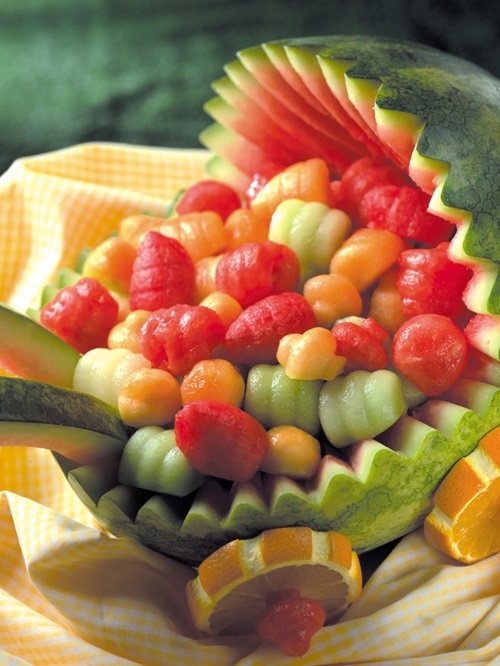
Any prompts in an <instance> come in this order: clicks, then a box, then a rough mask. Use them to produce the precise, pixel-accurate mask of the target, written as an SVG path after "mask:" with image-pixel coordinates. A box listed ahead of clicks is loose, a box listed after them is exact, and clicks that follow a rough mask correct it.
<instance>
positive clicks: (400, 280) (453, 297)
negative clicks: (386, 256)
mask: <svg viewBox="0 0 500 666" xmlns="http://www.w3.org/2000/svg"><path fill="white" fill-rule="evenodd" d="M448 248H449V243H439V245H438V246H437V247H434V248H415V249H412V250H405V251H404V252H402V253H401V255H400V256H399V270H398V273H397V278H396V286H397V289H398V291H399V293H400V294H401V298H402V302H401V306H402V310H403V314H404V315H405V317H406V318H408V319H409V318H410V317H414V316H415V315H418V314H424V313H430V312H432V313H434V314H442V315H445V316H447V317H450V318H451V319H453V320H454V321H457V320H461V321H463V320H464V319H465V318H466V317H467V316H468V311H467V308H466V306H465V303H464V301H463V298H462V297H463V293H464V290H465V287H466V286H467V284H468V282H469V280H470V279H471V277H472V270H471V269H470V268H468V267H467V266H464V265H463V264H457V263H455V262H453V261H451V259H450V258H449V257H448Z"/></svg>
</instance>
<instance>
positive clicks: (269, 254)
mask: <svg viewBox="0 0 500 666" xmlns="http://www.w3.org/2000/svg"><path fill="white" fill-rule="evenodd" d="M299 278H300V263H299V259H298V257H297V255H296V254H295V252H294V251H293V250H292V249H291V248H289V247H288V246H287V245H283V244H282V243H275V242H274V241H270V240H268V241H265V242H264V243H257V242H249V243H243V245H240V246H239V247H237V248H236V249H235V250H232V251H231V252H227V253H225V254H223V255H222V257H221V259H220V260H219V262H218V264H217V269H216V272H215V282H216V285H217V289H218V290H219V291H223V292H225V293H226V294H229V295H230V296H232V297H233V298H235V299H236V300H237V301H238V302H239V303H240V305H241V306H242V307H243V308H246V307H248V306H249V305H253V304H254V303H256V302H257V301H260V300H262V299H263V298H266V297H267V296H272V295H273V294H280V293H282V292H285V291H292V290H293V289H295V287H296V286H297V284H298V282H299Z"/></svg>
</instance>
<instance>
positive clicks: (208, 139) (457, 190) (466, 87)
mask: <svg viewBox="0 0 500 666" xmlns="http://www.w3.org/2000/svg"><path fill="white" fill-rule="evenodd" d="M225 73H226V76H225V77H223V78H221V79H220V80H218V81H215V82H214V84H213V88H214V90H215V91H216V92H217V97H215V98H213V99H211V100H210V101H209V102H208V103H207V105H206V111H207V113H208V114H209V115H211V116H212V118H213V119H214V121H215V122H214V123H213V124H212V125H211V126H209V127H208V128H207V129H206V130H205V131H204V132H203V133H202V134H201V136H200V140H201V142H202V143H203V144H204V145H205V146H206V147H207V148H209V149H210V150H211V151H212V152H213V153H214V158H213V159H212V160H211V162H210V164H209V169H210V170H211V172H212V174H213V175H214V176H217V175H221V177H224V178H225V179H226V180H228V179H230V180H232V182H233V184H234V186H235V187H239V188H244V187H245V184H246V183H248V181H249V179H250V178H251V177H252V176H253V175H254V174H255V173H258V172H259V170H262V169H264V170H265V166H266V163H267V162H269V161H271V162H277V163H278V164H283V165H285V166H286V165H289V164H291V163H293V162H294V161H298V160H300V159H307V158H310V157H312V156H318V157H323V158H324V159H326V161H327V162H328V163H329V165H330V166H331V169H332V172H333V174H335V175H337V176H340V175H341V173H342V171H343V170H344V169H345V168H346V167H347V166H348V165H349V164H350V163H351V162H352V161H354V160H355V159H357V158H359V157H361V156H363V155H366V154H373V155H379V156H384V157H386V158H389V159H390V160H392V161H393V162H395V163H396V164H398V165H399V166H400V167H402V168H403V169H404V170H405V171H406V172H407V173H408V174H409V175H410V177H411V178H412V179H413V180H414V182H415V183H416V184H417V185H418V186H419V187H421V189H423V190H424V191H426V192H427V193H428V194H431V195H433V196H432V201H431V210H432V212H433V213H435V214H437V215H440V216H442V217H445V218H447V219H449V220H450V221H452V222H453V223H454V224H456V226H457V233H456V234H455V237H454V239H453V242H452V244H451V253H452V256H453V257H454V259H455V260H456V261H459V262H463V263H466V264H468V265H470V266H471V267H472V268H473V269H474V271H475V273H474V278H473V280H472V281H471V285H470V287H469V289H468V290H467V293H466V300H467V305H468V307H469V308H470V309H471V310H472V311H474V312H478V313H484V314H488V315H492V316H493V317H494V319H495V320H496V319H497V317H498V315H500V278H499V265H500V242H498V240H497V239H498V237H499V232H500V81H498V79H496V78H495V77H493V76H492V75H491V74H489V73H488V72H486V71H485V70H482V69H480V68H479V67H477V66H475V65H473V64H471V63H468V62H466V61H464V60H461V59H459V58H457V57H455V56H452V55H449V54H446V53H443V52H441V51H438V50H436V49H434V48H431V47H426V46H422V45H418V44H414V43H409V42H399V41H395V40H391V39H379V38H374V37H366V36H352V37H344V36H332V37H318V38H307V39H292V40H281V41H276V42H270V43H267V44H263V45H260V46H255V47H251V48H248V49H245V50H242V51H240V52H239V53H238V54H237V60H235V61H234V62H232V63H230V64H228V65H227V66H226V68H225ZM493 328H494V329H495V330H497V331H498V330H500V319H498V321H495V322H494V327H493Z"/></svg>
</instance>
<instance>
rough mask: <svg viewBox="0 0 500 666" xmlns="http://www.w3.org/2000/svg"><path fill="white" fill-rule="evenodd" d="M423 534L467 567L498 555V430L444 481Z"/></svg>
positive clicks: (493, 431)
mask: <svg viewBox="0 0 500 666" xmlns="http://www.w3.org/2000/svg"><path fill="white" fill-rule="evenodd" d="M424 534H425V536H426V538H427V541H428V542H429V543H430V544H431V545H432V546H434V547H435V548H437V549H438V550H440V551H442V552H443V553H446V554H447V555H450V556H451V557H453V558H454V559H456V560H458V561H460V562H465V563H467V564H470V563H472V562H478V561H479V560H482V559H484V558H486V557H488V556H489V555H493V554H494V553H498V552H500V426H498V427H497V428H495V429H494V430H491V431H490V432H489V433H488V434H487V435H485V436H484V437H483V438H482V439H481V440H480V442H479V444H478V446H477V447H476V448H475V449H474V451H473V452H472V453H470V454H469V455H468V456H465V457H464V458H461V459H460V460H459V461H458V462H457V463H455V465H454V466H453V467H452V468H451V470H450V471H449V472H448V474H447V475H446V476H445V477H444V479H443V481H442V482H441V484H440V485H439V487H438V489H437V491H436V494H435V496H434V507H433V509H432V511H431V513H430V514H429V515H428V516H427V518H426V519H425V521H424Z"/></svg>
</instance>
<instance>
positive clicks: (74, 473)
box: [0, 38, 500, 654]
mask: <svg viewBox="0 0 500 666" xmlns="http://www.w3.org/2000/svg"><path fill="white" fill-rule="evenodd" d="M226 71H227V76H226V77H224V78H223V79H221V80H220V81H218V82H216V83H215V84H214V88H215V90H216V91H217V93H218V95H219V96H218V97H216V98H215V99H214V100H211V102H210V103H209V104H208V105H207V110H208V111H209V113H211V115H212V116H213V117H214V119H215V120H216V122H215V123H214V125H212V126H211V127H210V128H208V130H207V131H206V132H205V133H204V134H203V135H202V140H203V141H204V143H205V144H206V145H207V147H208V148H210V150H211V151H212V152H213V157H212V158H211V160H210V161H209V163H208V165H207V168H208V171H209V173H208V176H207V179H205V180H203V181H200V182H198V183H195V184H192V185H189V186H187V187H186V190H184V191H182V192H180V193H179V196H178V198H177V199H176V200H175V201H174V202H173V203H172V204H171V206H170V209H169V211H168V212H167V214H166V215H165V217H162V218H160V217H153V216H150V215H148V214H146V213H143V214H137V215H134V216H129V217H127V218H125V219H123V220H122V222H121V224H120V226H119V228H118V229H117V230H116V234H115V235H113V236H111V237H109V238H105V239H103V241H102V243H100V244H99V245H98V246H97V247H95V248H92V249H91V250H87V251H85V252H83V253H82V256H81V260H80V262H79V264H78V266H75V267H72V268H71V269H68V268H65V269H62V270H61V271H60V273H59V276H58V281H57V284H55V285H48V286H47V287H46V288H45V289H44V291H43V294H42V301H41V305H40V309H39V310H36V311H35V310H33V311H31V312H30V316H31V318H28V317H26V316H24V315H21V314H18V313H15V312H13V311H12V310H10V309H9V308H6V307H2V308H0V343H1V345H2V351H1V354H0V366H2V367H3V368H4V370H3V375H4V376H3V377H2V378H1V380H0V395H1V403H0V405H1V406H0V410H1V419H2V426H1V427H0V440H1V443H3V444H13V443H14V444H15V443H19V444H21V445H22V444H23V442H26V437H30V438H32V439H31V440H30V443H31V445H33V444H34V445H37V443H38V445H39V446H45V447H47V448H51V449H53V450H54V451H55V452H56V457H57V459H58V461H59V463H60V465H61V467H62V468H63V470H64V471H65V472H66V474H67V475H68V480H69V482H70V484H71V486H72V487H73V489H74V490H75V491H76V492H77V493H78V495H79V496H80V498H81V499H82V501H84V502H85V504H86V505H87V506H88V507H89V508H90V509H91V511H93V512H94V514H95V515H96V516H97V518H98V519H99V520H100V522H101V523H102V524H103V525H104V526H105V527H107V528H108V529H109V530H110V531H111V532H112V533H114V534H118V535H128V536H131V537H132V538H135V539H138V540H140V541H141V542H142V543H144V544H145V545H147V546H150V547H152V548H154V549H156V550H158V551H160V552H163V553H165V554H168V555H170V556H173V557H176V558H178V559H181V560H183V561H185V562H188V563H190V564H193V565H195V566H199V567H200V568H199V576H198V577H197V579H196V580H195V582H194V583H193V585H192V586H191V587H190V588H189V592H188V601H189V604H190V607H191V609H192V612H193V617H194V618H195V620H196V622H197V624H198V626H199V627H200V628H202V629H204V630H206V631H209V632H215V633H224V632H233V633H237V632H241V631H248V630H255V627H258V631H259V632H260V633H261V635H262V636H263V637H264V638H266V639H267V640H269V641H270V642H272V643H273V644H276V645H277V646H278V647H280V648H281V649H283V650H284V651H285V652H287V653H288V654H303V653H304V652H305V651H306V650H307V646H308V644H309V639H310V636H311V635H312V634H313V633H315V631H317V629H318V628H319V627H320V626H322V624H323V623H324V622H325V621H333V620H335V619H336V618H337V617H338V616H339V615H340V614H341V612H342V610H345V608H346V607H347V605H348V604H349V603H351V602H352V601H353V600H354V599H355V598H356V597H357V596H358V595H359V593H360V590H361V578H360V571H359V561H358V559H357V554H359V553H363V552H366V551H369V550H372V549H374V548H376V547H377V546H380V545H382V544H385V543H388V542H390V541H392V540H394V539H396V538H398V537H400V536H402V535H404V534H406V533H408V532H410V531H411V530H413V529H415V528H416V527H418V526H421V525H422V524H424V521H425V529H426V534H427V535H428V538H429V540H430V541H431V543H433V544H434V545H436V547H438V548H441V549H442V550H444V551H445V552H447V553H448V554H450V555H452V556H453V557H456V558H457V559H459V560H461V561H465V562H472V561H475V560H477V559H480V558H481V557H483V556H486V555H488V554H490V553H492V552H496V551H497V550H500V536H499V535H498V534H496V535H494V537H493V538H492V539H490V540H489V543H488V546H487V547H486V548H485V547H484V545H483V543H482V541H481V534H480V532H479V531H477V530H476V532H474V534H472V535H471V533H470V532H467V530H465V531H464V524H465V526H466V527H467V526H468V525H469V524H470V523H471V522H473V521H472V520H471V518H470V516H471V515H475V514H474V512H475V511H476V509H477V507H478V506H479V505H481V507H483V508H482V509H481V510H482V511H483V512H484V507H490V508H491V507H498V494H499V492H500V490H499V489H498V483H499V482H498V478H500V453H499V451H500V429H499V424H500V391H499V389H498V387H499V386H500V372H499V369H500V363H499V360H498V358H499V348H500V344H499V339H500V334H499V332H500V319H499V315H500V303H499V298H498V262H499V257H498V246H496V245H495V242H494V241H495V238H496V230H497V229H498V226H499V220H498V211H499V210H500V188H499V187H498V175H499V170H498V157H499V152H500V86H499V85H498V82H496V81H494V80H492V79H491V78H490V77H488V75H487V74H486V73H485V72H480V71H479V70H476V69H475V68H473V67H472V66H469V65H467V64H465V63H461V62H460V61H457V60H456V59H453V58H451V57H449V56H445V55H444V54H440V53H437V52H435V51H432V50H431V49H426V48H423V47H422V48H421V47H416V46H415V45H407V44H406V45H402V44H396V43H393V42H390V41H389V42H383V41H379V40H366V39H365V38H363V39H362V40H360V39H357V38H332V39H331V40H326V42H325V43H324V44H323V43H321V41H320V40H319V41H317V42H311V43H310V42H308V41H305V40H304V41H297V42H289V43H288V42H279V43H272V44H268V45H264V46H263V47H256V48H254V49H248V50H246V51H244V52H242V53H241V54H239V58H238V60H237V61H235V62H234V63H232V64H230V65H228V67H227V70H226ZM435 72H437V73H438V74H439V76H436V75H435ZM381 81H382V82H383V83H381ZM448 89H453V90H454V92H455V95H454V98H453V101H450V97H449V95H447V90H448ZM485 109H487V110H488V112H487V111H486V110H485ZM488 113H489V115H488ZM479 114H481V118H482V119H483V120H482V122H481V127H478V126H477V123H478V118H479ZM486 119H487V121H486ZM448 121H449V122H448ZM469 179H470V180H469ZM28 395H29V396H30V400H29V404H30V405H32V407H31V408H30V410H31V411H29V412H27V411H26V409H25V407H26V398H27V396H28ZM34 397H35V398H36V400H34V399H33V398H34ZM61 426H64V430H63V429H62V428H61ZM2 428H3V430H2ZM478 444H480V445H479V446H478ZM458 461H459V463H460V465H461V468H460V469H461V470H462V471H461V472H459V473H455V470H456V469H457V468H456V467H454V465H455V464H456V463H457V464H458ZM450 469H451V470H452V472H450V474H449V476H446V475H447V473H448V472H449V470H450ZM463 470H467V471H468V472H464V471H463ZM443 478H445V482H446V483H444V482H443V484H442V485H441V486H440V483H441V481H442V479H443ZM449 479H452V480H451V481H449ZM466 479H474V480H473V481H467V480H466ZM446 484H447V485H446ZM450 484H451V490H450ZM438 488H439V490H438V493H437V494H436V495H435V502H434V494H435V491H436V489H438ZM455 491H456V497H455V499H453V500H452V499H450V497H452V496H453V495H454V492H455ZM457 498H458V499H457ZM433 502H434V504H435V506H434V508H433ZM478 502H479V503H480V504H477V503H478ZM491 511H493V513H494V511H498V509H497V508H494V509H493V508H492V509H491ZM476 525H480V526H481V527H482V528H483V529H484V522H482V521H479V522H478V521H476ZM290 530H291V531H290ZM458 533H460V535H461V536H460V539H461V541H460V542H459V541H458V538H457V536H456V535H457V534H458ZM464 534H465V537H464ZM320 539H323V540H325V539H327V542H326V541H325V543H323V541H321V544H323V545H319V544H320ZM285 551H286V556H285V555H284V553H285ZM256 553H258V555H256ZM266 558H267V559H266ZM256 560H259V562H260V568H259V567H257V568H255V567H256V565H255V561H256ZM249 562H253V563H254V564H252V565H251V566H250V565H249ZM290 562H292V564H290ZM299 567H301V568H304V567H305V571H309V568H310V567H313V568H312V569H311V570H310V571H309V574H307V573H304V580H303V583H300V580H301V578H300V576H299V579H298V580H299V582H297V583H296V584H294V583H293V580H294V578H293V577H294V576H296V575H297V572H298V571H299ZM311 571H312V572H313V575H312V576H311ZM318 571H321V572H322V573H321V575H320V574H318ZM214 572H215V573H214ZM271 572H274V573H273V574H272V576H271V578H272V577H273V576H276V583H275V587H274V588H272V589H269V575H270V573H271ZM291 572H292V573H291ZM262 579H264V580H266V581H267V582H266V585H267V587H266V586H264V587H265V589H262V588H261V587H259V585H261V583H260V582H259V581H261V580H262ZM311 580H313V582H314V580H316V583H317V582H318V581H321V584H320V585H318V584H316V586H315V584H311ZM287 581H288V583H287ZM290 581H292V582H291V584H290ZM330 584H332V585H333V587H332V588H330V587H329V585H330ZM248 585H251V586H253V588H252V589H259V590H260V592H259V594H258V595H256V596H257V597H258V598H259V604H258V605H257V607H255V608H254V607H248V608H247V611H248V612H247V613H246V614H243V615H244V617H243V615H242V609H241V608H240V610H239V611H238V612H237V613H236V614H235V612H234V605H237V606H238V603H237V602H235V600H234V599H235V597H236V598H238V595H241V598H244V594H245V592H244V590H245V589H247V588H246V587H245V586H248ZM339 585H340V586H341V588H342V591H341V592H340V593H335V592H334V591H333V590H334V589H336V587H335V586H337V587H338V586H339ZM273 589H274V592H273V593H272V594H271V592H272V591H273ZM320 589H321V590H322V593H321V594H323V595H324V594H325V590H327V591H328V595H327V596H328V598H329V599H332V598H335V599H337V598H338V599H339V601H338V603H334V604H333V608H331V609H330V610H329V611H328V613H326V612H325V606H328V603H327V601H326V600H325V599H323V598H321V601H322V605H320V608H318V605H317V604H318V595H319V596H320V597H321V594H320V593H319V592H318V590H320ZM315 590H316V591H315ZM336 594H337V596H335V595H336ZM228 597H230V598H231V600H232V601H231V603H228ZM242 605H243V604H242V602H241V601H240V603H239V606H242ZM239 606H238V608H239ZM266 608H267V610H265V609H266ZM215 609H216V611H215ZM280 609H281V610H280ZM283 609H284V610H283ZM263 613H264V614H263ZM283 618H285V620H283ZM291 618H295V619H296V620H297V623H298V624H296V625H293V626H294V627H295V635H299V634H300V631H299V630H298V629H297V627H299V626H302V625H301V623H302V622H305V623H306V624H307V627H308V628H307V630H306V629H304V633H303V636H302V639H303V640H301V641H299V643H297V642H296V640H295V639H290V640H291V644H288V643H287V641H288V640H289V638H286V639H285V638H283V632H282V630H283V631H285V628H286V625H288V624H290V622H291ZM306 618H308V619H307V622H306ZM292 624H293V623H292ZM304 626H305V625H304ZM266 632H267V633H266ZM269 632H270V633H269ZM297 632H298V633H297Z"/></svg>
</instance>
